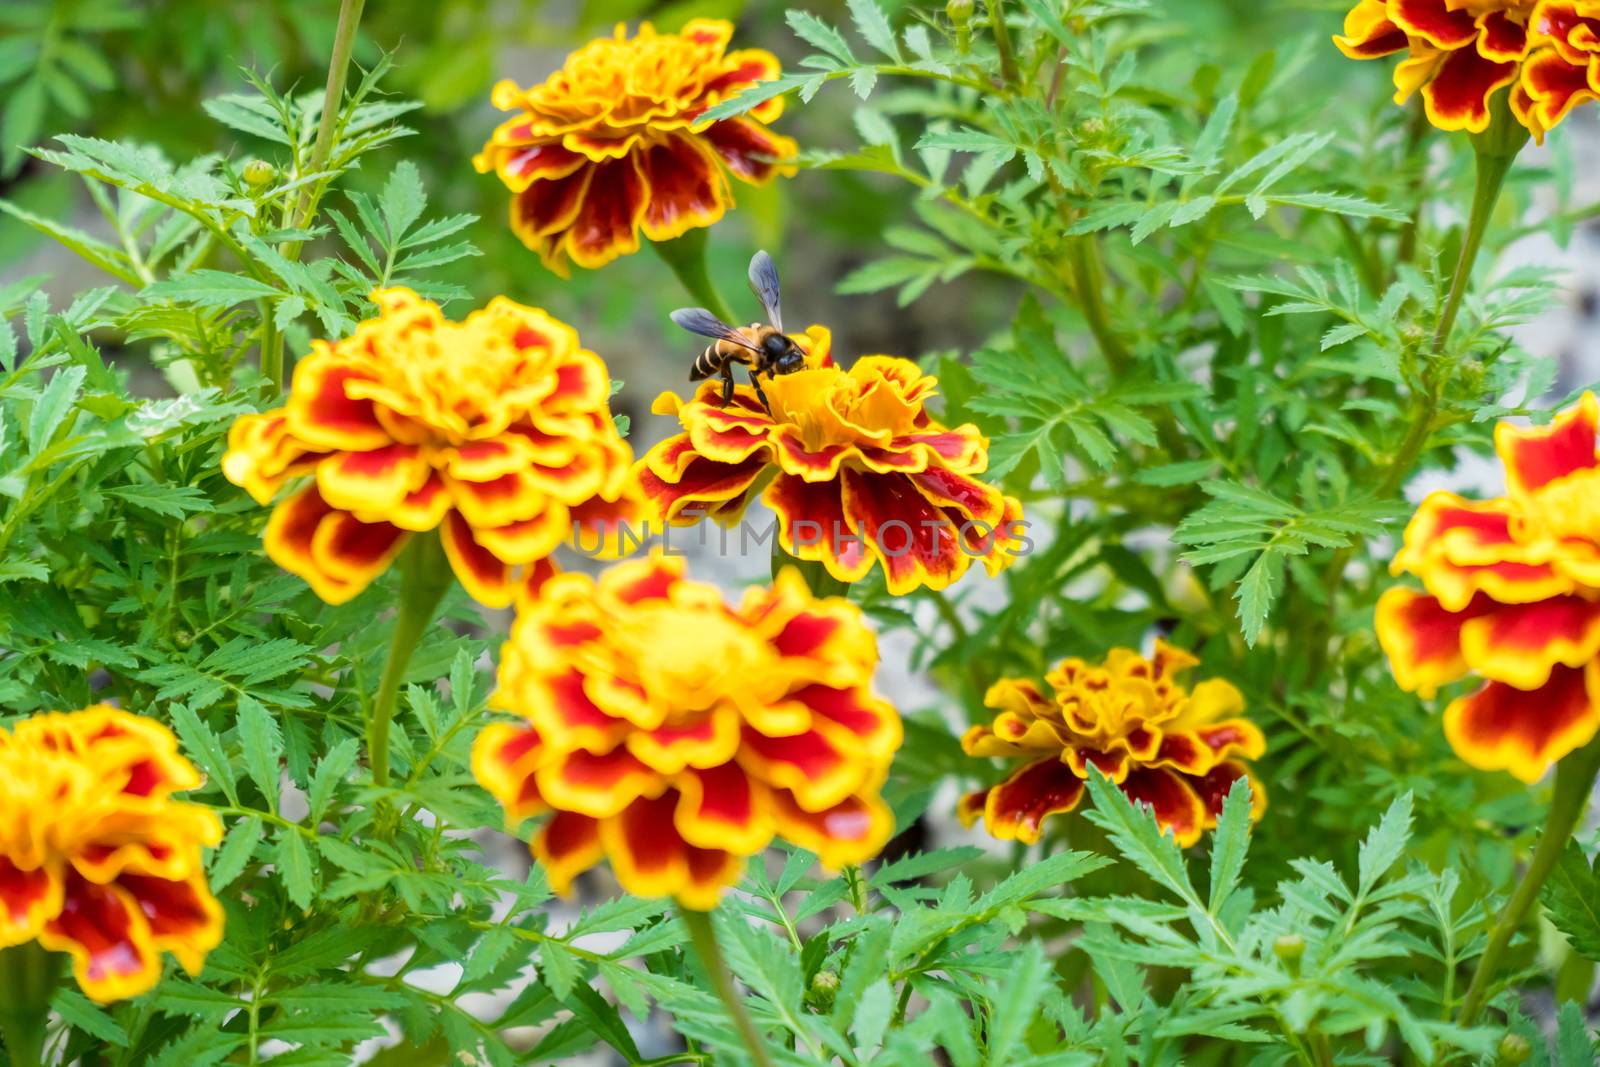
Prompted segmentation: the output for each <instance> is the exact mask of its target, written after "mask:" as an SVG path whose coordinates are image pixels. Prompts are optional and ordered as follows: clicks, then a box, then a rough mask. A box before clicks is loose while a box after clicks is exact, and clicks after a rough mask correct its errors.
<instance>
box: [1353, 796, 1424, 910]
mask: <svg viewBox="0 0 1600 1067" xmlns="http://www.w3.org/2000/svg"><path fill="white" fill-rule="evenodd" d="M1410 840H1411V794H1410V793H1405V794H1403V795H1401V796H1398V797H1396V798H1395V800H1394V803H1392V804H1390V805H1389V807H1388V810H1386V811H1385V812H1384V813H1383V818H1382V819H1380V820H1379V821H1378V825H1377V826H1374V827H1373V828H1372V829H1371V830H1370V831H1368V833H1367V837H1366V840H1364V841H1362V842H1361V852H1360V855H1359V856H1358V857H1357V864H1356V870H1357V876H1356V892H1357V893H1358V894H1359V895H1361V896H1365V895H1366V894H1367V893H1368V892H1370V891H1371V889H1372V887H1373V886H1375V885H1377V884H1378V880H1379V879H1380V878H1382V877H1383V876H1384V875H1385V874H1386V873H1388V870H1389V868H1390V867H1393V866H1394V865H1395V863H1396V862H1397V861H1398V860H1399V859H1400V857H1401V856H1402V855H1404V854H1405V850H1406V842H1408V841H1410Z"/></svg>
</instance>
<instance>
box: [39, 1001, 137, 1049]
mask: <svg viewBox="0 0 1600 1067" xmlns="http://www.w3.org/2000/svg"><path fill="white" fill-rule="evenodd" d="M50 1007H51V1008H52V1009H54V1010H55V1012H56V1013H57V1014H58V1015H60V1016H61V1018H62V1020H63V1021H65V1022H67V1023H69V1024H71V1026H72V1027H73V1028H75V1029H78V1030H82V1031H83V1032H84V1033H86V1034H89V1035H91V1036H93V1037H97V1038H99V1039H100V1040H101V1041H105V1042H108V1043H110V1044H113V1045H116V1046H117V1047H118V1048H127V1047H128V1032H127V1031H126V1030H124V1029H123V1028H122V1027H121V1026H119V1025H118V1024H117V1021H116V1020H115V1019H113V1018H112V1017H111V1016H109V1015H107V1014H106V1013H105V1012H103V1011H101V1010H100V1009H99V1008H97V1007H95V1006H94V1005H93V1004H92V1003H90V1001H89V998H88V997H86V996H84V995H83V994H82V993H79V992H77V991H76V990H73V989H58V990H56V995H55V996H54V997H52V998H51V1000H50Z"/></svg>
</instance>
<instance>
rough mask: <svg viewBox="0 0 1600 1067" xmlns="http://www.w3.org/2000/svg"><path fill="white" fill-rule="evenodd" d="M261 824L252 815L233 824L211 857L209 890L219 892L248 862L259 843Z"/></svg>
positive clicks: (230, 882)
mask: <svg viewBox="0 0 1600 1067" xmlns="http://www.w3.org/2000/svg"><path fill="white" fill-rule="evenodd" d="M262 832H263V825H262V822H261V820H260V819H259V818H257V817H256V816H254V815H249V816H246V817H245V818H242V819H240V820H239V821H237V822H235V823H234V824H233V828H232V829H231V830H229V831H228V836H226V837H224V838H223V839H222V845H221V846H220V847H219V848H218V849H217V851H216V854H215V855H213V856H212V857H211V875H210V881H211V891H212V892H213V893H219V892H221V891H222V890H223V889H225V888H227V887H228V886H229V885H230V884H232V882H233V880H234V879H235V878H237V877H239V875H240V873H241V872H243V871H244V869H245V866H246V865H247V864H249V862H250V857H251V856H252V855H253V854H254V852H255V848H256V845H258V844H260V843H261V837H262Z"/></svg>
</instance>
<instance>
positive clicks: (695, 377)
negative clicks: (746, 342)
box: [689, 341, 752, 382]
mask: <svg viewBox="0 0 1600 1067" xmlns="http://www.w3.org/2000/svg"><path fill="white" fill-rule="evenodd" d="M751 355H752V353H751V351H750V350H749V349H748V348H744V347H742V346H740V345H736V344H734V343H733V342H732V341H715V342H713V343H711V344H709V345H707V346H706V350H705V351H704V352H702V353H700V355H699V357H698V358H697V359H695V361H694V367H693V369H691V370H690V371H689V380H690V381H691V382H698V381H700V380H702V379H704V378H712V377H715V376H716V375H718V374H721V373H722V368H723V367H725V366H727V365H728V364H729V363H749V362H750V356H751Z"/></svg>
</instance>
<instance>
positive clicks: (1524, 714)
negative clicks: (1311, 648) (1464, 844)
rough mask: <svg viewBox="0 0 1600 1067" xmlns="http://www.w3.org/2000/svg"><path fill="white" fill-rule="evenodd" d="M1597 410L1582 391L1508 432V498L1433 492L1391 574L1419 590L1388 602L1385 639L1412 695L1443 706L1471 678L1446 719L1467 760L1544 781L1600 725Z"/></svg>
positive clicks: (1504, 450) (1502, 446)
mask: <svg viewBox="0 0 1600 1067" xmlns="http://www.w3.org/2000/svg"><path fill="white" fill-rule="evenodd" d="M1597 424H1600V404H1597V403H1596V401H1595V398H1594V395H1593V394H1592V393H1586V394H1584V396H1583V398H1582V400H1580V401H1579V402H1578V403H1577V404H1576V405H1574V406H1573V407H1572V408H1570V409H1568V410H1567V411H1565V412H1562V413H1561V414H1559V415H1557V416H1556V418H1555V419H1554V420H1553V421H1552V422H1551V423H1550V425H1549V426H1546V427H1532V428H1528V429H1519V428H1517V427H1515V426H1512V425H1510V424H1509V423H1501V424H1500V425H1499V426H1498V427H1496V429H1495V448H1496V451H1498V452H1499V454H1500V460H1501V462H1502V463H1503V464H1504V465H1505V468H1506V482H1507V489H1508V494H1507V495H1506V496H1503V497H1496V498H1494V499H1491V500H1484V501H1474V500H1464V499H1462V498H1461V497H1458V496H1456V495H1455V494H1453V493H1445V492H1438V493H1434V494H1432V495H1430V496H1429V497H1428V498H1427V499H1426V500H1424V501H1423V502H1422V505H1421V506H1420V507H1419V508H1418V509H1417V513H1416V515H1415V516H1414V517H1413V518H1412V520H1411V522H1410V524H1409V525H1408V526H1407V527H1406V532H1405V543H1404V546H1403V547H1402V548H1401V550H1400V552H1399V554H1398V555H1396V556H1395V558H1394V562H1393V563H1392V564H1391V566H1390V570H1391V571H1392V572H1393V573H1394V574H1402V573H1410V574H1414V575H1416V576H1417V577H1418V578H1419V579H1421V581H1422V586H1423V590H1424V591H1423V592H1418V591H1416V590H1412V589H1406V588H1401V587H1396V588H1393V589H1389V590H1387V591H1386V592H1385V593H1384V594H1383V596H1382V597H1380V598H1379V600H1378V609H1377V633H1378V640H1379V642H1380V643H1381V644H1382V645H1383V649H1384V651H1385V652H1386V653H1388V656H1389V665H1390V668H1391V669H1392V670H1393V672H1394V678H1395V681H1396V682H1398V683H1399V685H1400V687H1401V688H1402V689H1406V690H1408V691H1414V692H1417V693H1420V694H1421V695H1422V696H1424V697H1432V696H1433V695H1434V694H1435V693H1436V692H1437V691H1438V689H1439V687H1440V686H1443V685H1447V684H1449V683H1451V682H1454V681H1456V680H1458V679H1460V678H1464V677H1466V676H1467V675H1475V676H1477V677H1478V678H1481V679H1483V680H1484V685H1483V686H1482V688H1480V689H1479V690H1478V691H1477V692H1475V693H1473V694H1471V695H1470V696H1465V697H1462V698H1460V699H1459V700H1455V701H1452V702H1451V703H1450V705H1449V706H1448V707H1447V708H1446V709H1445V713H1444V730H1445V736H1446V737H1447V738H1448V739H1449V741H1450V745H1451V747H1452V748H1454V749H1455V751H1456V754H1457V755H1459V756H1460V757H1461V758H1462V759H1463V760H1465V761H1466V762H1468V763H1470V764H1471V765H1472V766H1474V767H1477V768H1479V769H1482V770H1505V771H1510V772H1511V773H1512V774H1514V775H1516V776H1517V777H1518V778H1520V779H1522V780H1523V781H1525V782H1535V781H1538V780H1539V778H1540V777H1541V776H1543V774H1544V773H1545V771H1547V770H1548V769H1549V768H1550V765H1551V764H1552V763H1554V762H1555V761H1556V760H1559V759H1560V758H1561V757H1563V756H1565V755H1566V754H1567V753H1569V752H1572V751H1574V750H1575V749H1578V748H1580V747H1582V746H1583V745H1584V744H1586V743H1587V742H1588V741H1589V740H1590V739H1591V738H1593V737H1594V735H1595V732H1596V729H1597V728H1600V458H1597V456H1596V452H1595V437H1596V432H1597Z"/></svg>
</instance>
